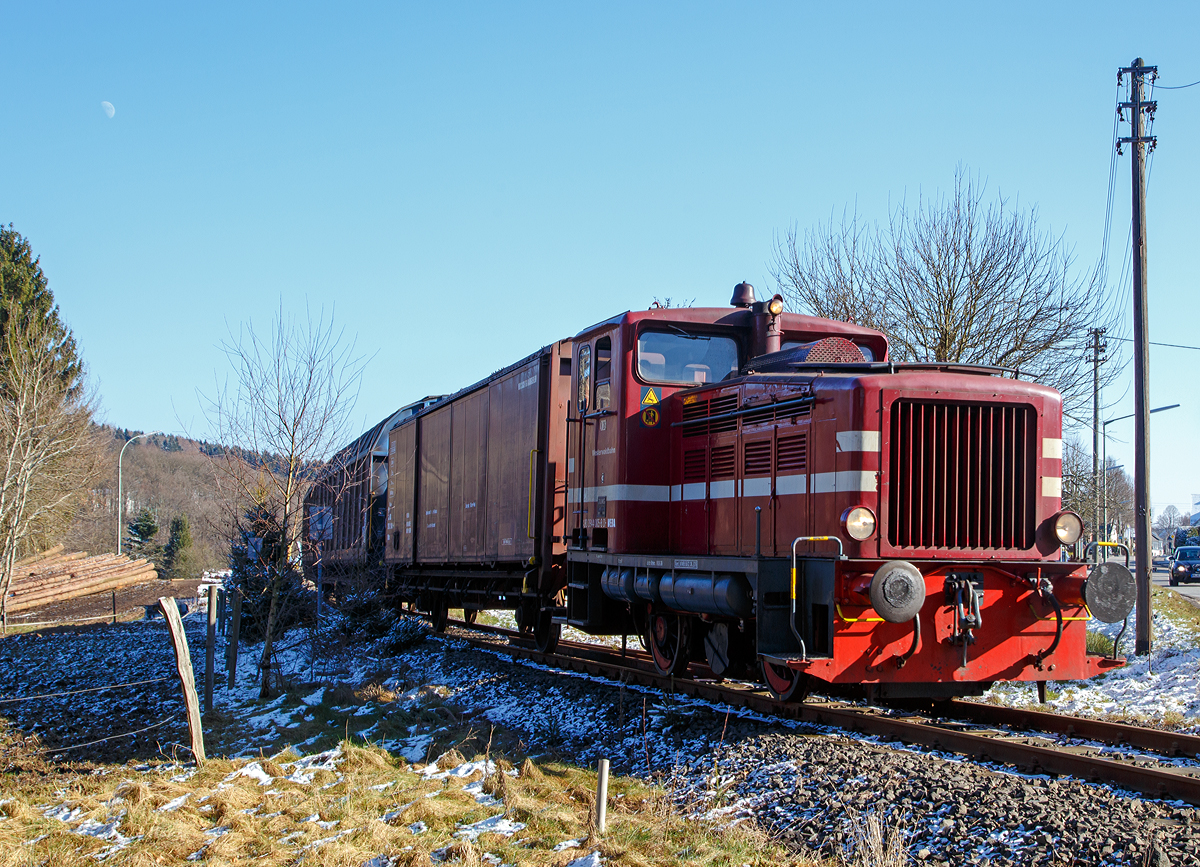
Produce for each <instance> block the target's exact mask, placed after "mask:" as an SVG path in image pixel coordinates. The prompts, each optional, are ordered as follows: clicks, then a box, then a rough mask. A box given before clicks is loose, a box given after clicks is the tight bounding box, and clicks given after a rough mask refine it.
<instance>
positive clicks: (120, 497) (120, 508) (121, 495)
mask: <svg viewBox="0 0 1200 867" xmlns="http://www.w3.org/2000/svg"><path fill="white" fill-rule="evenodd" d="M160 433H162V431H160V430H156V431H154V432H153V433H140V434H137V435H136V436H131V437H130V438H129V439H128V440H126V441H125V445H123V446H121V454H119V455H117V553H118V554H120V553H121V512H122V511H123V510H124V509H125V503H124V502H123V499H124V493H123V491H122V481H123V480H122V478H121V462H122V461H124V460H125V449H127V448H129V444H130V443H131V442H133V441H134V440H140V439H141V438H142V437H152V436H157V435H158V434H160Z"/></svg>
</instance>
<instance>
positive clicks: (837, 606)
mask: <svg viewBox="0 0 1200 867" xmlns="http://www.w3.org/2000/svg"><path fill="white" fill-rule="evenodd" d="M867 607H868V608H869V607H870V606H867ZM833 608H834V610H835V611H837V616H838V617H840V618H841V619H842V621H843V622H844V623H859V622H861V623H883V622H884V619H883V618H882V617H847V616H846V615H845V614H843V613H842V606H841V604H840V603H837V602H835V603H834V604H833Z"/></svg>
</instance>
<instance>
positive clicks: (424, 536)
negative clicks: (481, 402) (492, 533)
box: [413, 403, 454, 563]
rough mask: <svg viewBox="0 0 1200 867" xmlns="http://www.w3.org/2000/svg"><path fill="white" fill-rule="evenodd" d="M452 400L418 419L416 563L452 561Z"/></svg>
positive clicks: (414, 541) (414, 542)
mask: <svg viewBox="0 0 1200 867" xmlns="http://www.w3.org/2000/svg"><path fill="white" fill-rule="evenodd" d="M453 407H454V404H453V403H447V404H444V405H441V406H438V407H437V408H435V409H434V410H433V411H432V412H429V413H426V414H425V415H422V416H420V417H419V418H418V419H417V466H418V470H417V495H416V503H417V507H416V515H417V521H416V532H415V533H414V536H415V538H414V540H413V544H414V545H415V546H416V558H415V559H416V562H418V563H446V562H449V560H450V557H449V553H450V547H449V534H448V533H447V532H446V529H447V526H446V525H447V518H448V517H449V513H450V430H451V427H450V426H451V423H452V419H453V411H452V410H453Z"/></svg>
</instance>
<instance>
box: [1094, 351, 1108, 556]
mask: <svg viewBox="0 0 1200 867" xmlns="http://www.w3.org/2000/svg"><path fill="white" fill-rule="evenodd" d="M1103 335H1104V329H1103V328H1093V329H1092V500H1093V502H1094V503H1095V504H1096V507H1095V509H1094V510H1093V512H1092V524H1093V526H1095V527H1096V539H1097V540H1098V539H1099V538H1100V528H1099V526H1096V525H1097V524H1098V523H1099V520H1100V362H1101V361H1103V360H1104V359H1102V358H1101V357H1100V353H1101V352H1103V351H1104V350H1105V349H1107V348H1108V344H1106V343H1101V340H1100V338H1101V337H1102V336H1103Z"/></svg>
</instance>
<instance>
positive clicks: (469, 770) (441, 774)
mask: <svg viewBox="0 0 1200 867" xmlns="http://www.w3.org/2000/svg"><path fill="white" fill-rule="evenodd" d="M445 757H446V755H445V753H443V754H442V755H440V756H438V758H437V761H435V762H431V763H430V764H428V765H426V766H425V767H423V768H421V770H419V771H417V773H419V774H420V775H421V776H423V777H425V778H426V779H428V780H445V779H447V778H449V777H458V778H462V777H469V776H471V775H472V774H478V773H480V772H482V773H483V775H484V776H485V777H486V776H487V775H488V774H492V773H495V772H496V763H495V762H493V761H482V762H463V763H462V764H461V765H459V766H458V767H455V768H450V769H449V770H446V771H443V770H440V762H441V761H442V759H444V758H445Z"/></svg>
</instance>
